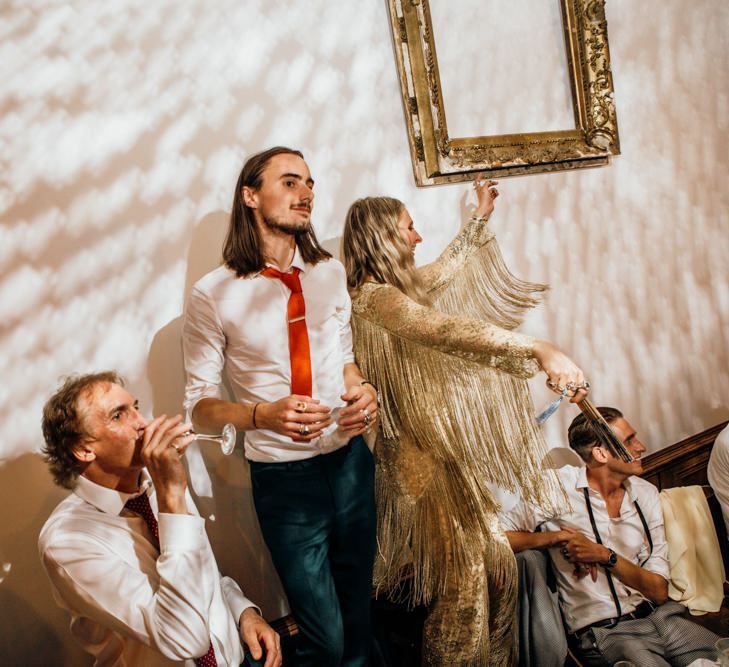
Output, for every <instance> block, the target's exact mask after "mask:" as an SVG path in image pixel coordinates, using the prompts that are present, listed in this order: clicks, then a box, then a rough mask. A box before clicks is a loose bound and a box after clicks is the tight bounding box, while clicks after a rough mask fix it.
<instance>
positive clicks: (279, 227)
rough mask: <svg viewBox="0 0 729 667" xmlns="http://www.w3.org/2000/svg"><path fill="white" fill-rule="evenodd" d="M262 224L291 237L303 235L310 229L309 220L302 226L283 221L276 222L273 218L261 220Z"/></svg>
mask: <svg viewBox="0 0 729 667" xmlns="http://www.w3.org/2000/svg"><path fill="white" fill-rule="evenodd" d="M263 224H264V225H266V227H268V228H269V229H272V230H274V231H277V232H284V234H291V235H296V234H305V233H306V232H308V231H309V230H310V229H311V220H307V221H306V222H305V223H303V224H296V223H293V222H287V221H285V220H277V219H275V218H263Z"/></svg>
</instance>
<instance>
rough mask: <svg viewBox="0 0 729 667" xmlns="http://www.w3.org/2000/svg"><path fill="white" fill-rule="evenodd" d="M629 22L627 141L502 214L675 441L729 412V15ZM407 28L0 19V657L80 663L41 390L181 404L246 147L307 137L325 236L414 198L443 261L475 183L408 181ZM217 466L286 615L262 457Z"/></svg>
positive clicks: (589, 365) (651, 11)
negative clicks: (351, 219) (422, 185)
mask: <svg viewBox="0 0 729 667" xmlns="http://www.w3.org/2000/svg"><path fill="white" fill-rule="evenodd" d="M608 19H609V27H610V38H611V44H610V46H611V52H612V59H613V73H614V77H615V86H616V99H617V106H618V117H619V123H620V137H621V142H622V148H623V154H622V155H621V156H620V157H619V158H617V159H616V160H614V162H613V164H612V165H611V166H609V167H607V168H601V169H597V170H587V171H579V172H572V173H563V174H551V175H537V176H530V177H521V178H514V179H506V180H503V181H502V184H501V190H502V194H503V196H502V197H501V198H500V199H499V201H498V206H499V210H498V213H497V216H496V218H494V221H493V225H494V227H495V228H496V230H497V232H498V233H499V236H500V238H501V242H502V247H503V249H504V253H505V255H506V256H507V258H508V260H509V261H510V263H511V266H512V268H513V269H514V271H515V272H516V273H517V274H521V275H522V276H525V277H528V278H531V279H538V280H545V281H548V282H550V283H551V285H552V287H553V290H552V292H551V294H550V296H549V299H548V302H547V304H546V306H545V307H543V308H542V309H540V310H539V311H537V312H536V313H534V315H533V316H532V317H530V320H529V321H528V323H527V324H526V329H527V330H528V331H529V332H531V333H534V334H536V335H539V336H543V337H547V338H550V339H553V340H555V341H557V342H558V343H559V344H560V345H561V346H563V347H564V348H565V349H566V350H569V351H570V352H571V353H572V354H573V355H574V357H575V358H576V359H577V360H579V361H580V362H581V363H582V364H583V366H584V368H585V369H586V371H587V373H588V376H589V378H590V379H591V381H592V383H593V387H594V399H595V401H596V402H598V403H608V404H614V405H617V406H621V407H623V408H624V410H625V411H626V412H627V414H628V415H629V418H630V419H631V421H633V422H634V423H635V425H636V426H638V427H639V428H640V430H641V431H642V432H643V433H644V434H645V436H646V439H647V440H648V441H649V443H650V444H651V445H652V447H653V448H654V449H658V448H660V447H663V446H665V445H668V444H670V443H672V442H675V441H677V440H678V439H680V438H682V437H685V436H687V435H690V434H692V433H695V432H697V431H700V430H702V429H704V428H706V427H708V426H711V425H713V424H715V423H717V422H719V421H721V420H722V419H725V418H727V416H729V398H728V397H729V370H728V369H729V349H728V344H727V341H726V336H725V331H726V330H727V327H728V326H729V288H728V287H727V276H728V275H729V268H728V265H729V233H728V232H729V192H728V189H727V187H726V183H727V171H728V170H727V166H728V162H729V130H728V127H727V126H728V124H729V120H727V119H728V118H729V43H728V42H727V34H729V5H727V4H726V3H725V2H723V0H695V1H694V2H692V3H685V2H682V1H680V0H670V1H666V0H641V2H640V3H637V2H634V1H629V0H608ZM388 21H389V19H388V17H387V13H386V7H385V3H384V0H368V2H354V1H353V0H345V1H342V2H332V1H327V0H309V1H308V2H303V1H301V2H290V1H289V2H282V1H280V0H266V1H263V0H260V1H258V2H256V1H251V0H249V1H246V2H241V1H240V0H218V1H217V2H208V3H202V2H193V1H191V0H190V1H174V2H173V1H172V0H166V1H163V0H158V1H157V2H153V3H152V2H148V1H146V0H145V1H142V0H115V2H113V3H111V2H104V3H102V2H93V1H91V0H85V1H84V0H78V1H76V2H73V3H69V4H66V3H60V2H53V1H51V0H46V1H42V0H37V1H33V2H31V1H29V0H6V2H4V3H3V5H2V8H0V68H1V71H0V110H1V112H2V113H1V116H0V216H1V217H2V228H1V231H0V272H1V278H0V323H2V324H1V325H0V326H1V327H2V329H1V330H0V331H1V332H2V334H1V335H2V337H1V338H0V364H1V365H2V366H1V367H2V372H1V375H0V377H2V378H3V382H2V385H1V387H0V417H1V418H2V424H3V437H2V439H1V441H0V459H1V462H0V507H2V508H3V509H2V512H1V513H0V517H2V518H0V628H1V629H0V655H1V656H3V663H4V664H18V665H20V664H23V665H29V664H39V665H51V664H53V665H55V664H65V665H71V664H73V665H76V664H84V660H83V658H81V657H80V655H79V652H78V651H77V649H75V648H74V646H73V645H72V643H71V641H70V639H69V636H68V632H67V629H66V626H67V619H66V617H65V616H64V614H63V613H62V612H60V611H59V610H57V609H56V607H55V605H54V604H53V602H52V600H51V598H50V593H49V588H48V585H47V583H46V581H45V578H44V575H43V574H42V571H41V568H40V566H39V564H38V560H37V556H36V551H35V540H36V538H37V533H38V530H39V529H40V526H41V525H42V523H43V521H44V520H45V518H46V517H47V515H48V514H49V513H50V511H51V509H52V508H53V506H54V505H55V504H56V503H57V502H58V500H59V499H60V498H61V497H62V496H63V493H62V492H61V491H60V490H57V489H55V488H54V487H53V486H52V484H51V482H50V479H49V477H48V475H47V473H46V472H45V469H44V466H43V464H42V463H41V462H40V461H39V460H38V458H37V456H36V454H35V453H36V452H37V451H38V449H39V447H40V431H39V415H40V408H41V405H42V403H43V401H44V400H45V398H46V397H47V396H48V394H49V393H50V392H51V391H52V390H53V389H54V388H55V386H56V383H57V380H58V378H59V376H61V375H63V374H66V373H69V372H73V371H90V370H96V369H101V368H108V367H115V368H117V369H119V370H120V371H121V372H122V373H124V374H125V375H126V376H127V377H128V379H129V383H130V386H131V389H132V391H133V392H135V393H136V394H137V395H138V397H139V398H140V401H141V403H142V405H143V406H145V407H146V408H147V410H148V411H149V412H150V413H152V412H154V413H155V414H159V413H161V412H175V411H178V410H179V409H180V403H181V397H182V392H183V376H182V367H181V360H180V345H179V332H180V316H181V312H182V305H183V303H184V299H185V296H186V294H187V292H188V291H189V288H190V285H191V284H192V282H193V281H194V280H196V279H197V278H198V277H200V276H201V275H202V274H203V273H205V272H206V271H207V270H209V269H211V268H213V267H214V266H215V264H216V262H217V258H218V256H219V249H220V243H221V239H222V236H223V234H224V231H225V226H226V211H227V210H228V209H229V202H230V199H231V196H232V192H231V189H232V186H233V184H234V182H235V178H236V176H237V173H238V170H239V168H240V166H241V164H242V161H243V159H244V157H245V156H246V155H248V154H250V153H251V152H253V151H256V150H259V149H261V148H264V147H267V146H269V145H272V144H278V143H283V144H289V145H292V146H294V147H300V148H302V149H303V150H304V152H305V154H306V157H307V160H308V162H309V165H310V167H311V169H312V172H313V175H314V177H315V179H316V181H317V202H316V209H315V213H314V220H315V225H316V228H317V231H318V233H319V235H320V238H321V239H322V240H324V241H325V242H326V244H327V246H328V247H330V248H334V249H336V248H337V246H338V238H339V236H340V230H341V225H342V219H343V216H344V212H345V211H346V208H347V206H348V204H349V203H350V202H351V201H352V200H353V199H354V198H356V197H358V196H362V195H367V194H376V193H382V194H385V193H386V194H391V195H394V196H397V197H400V198H402V199H403V200H405V201H406V202H407V203H408V205H409V207H410V209H411V212H412V214H413V216H414V217H415V220H416V223H417V224H418V226H419V228H420V230H421V232H422V233H423V236H424V237H425V238H426V241H425V243H424V244H423V246H422V247H421V252H420V258H421V260H422V261H427V260H429V259H432V258H434V257H435V256H436V255H437V253H438V252H439V251H440V250H441V249H442V248H443V246H444V245H445V243H446V242H447V241H448V240H449V238H450V237H451V236H452V235H453V234H454V233H455V231H456V230H457V228H458V224H459V219H460V217H461V214H462V211H463V210H464V207H465V205H466V203H467V202H466V199H465V194H464V193H465V192H466V187H465V186H463V185H460V186H459V185H453V186H440V187H433V188H426V189H422V190H418V189H416V188H415V186H414V185H413V178H412V174H411V167H410V163H409V153H408V147H407V141H406V134H405V126H404V120H403V113H402V109H401V102H400V93H399V86H398V83H397V79H396V73H395V64H394V58H393V53H392V46H391V40H390V36H389V27H388V26H389V23H388ZM478 29H479V30H482V31H483V32H484V35H485V36H487V35H488V30H489V29H490V28H489V26H478ZM484 46H485V47H486V46H487V40H484ZM519 76H520V73H519V68H518V66H517V65H515V66H514V69H513V78H515V79H518V77H519ZM547 399H548V395H547V394H546V392H545V391H544V390H542V388H541V387H539V386H537V383H535V401H536V403H537V404H538V405H541V404H542V403H543V402H546V400H547ZM572 414H573V411H571V410H570V409H563V410H562V411H561V412H560V413H559V414H558V416H557V417H555V418H553V421H552V422H550V424H549V426H548V430H547V433H548V437H549V438H550V441H551V442H553V443H554V444H559V441H560V434H561V432H562V431H563V429H564V427H565V425H566V424H567V421H568V419H569V418H570V417H571V416H572ZM206 465H207V468H208V471H209V473H210V479H211V480H212V489H213V498H212V499H205V498H203V499H202V501H201V508H202V509H203V511H204V512H205V513H206V514H207V515H210V516H213V517H214V518H215V521H212V522H211V523H210V533H211V535H212V538H213V541H214V544H215V547H216V551H217V553H218V556H219V561H220V565H221V568H222V569H223V570H225V571H227V572H230V573H232V574H233V575H234V576H237V578H239V579H240V580H241V581H242V582H243V583H244V585H245V588H246V590H247V591H248V592H249V594H250V595H251V596H252V597H255V598H257V599H258V600H260V601H261V604H262V605H263V607H264V610H265V611H266V613H267V614H268V615H270V616H276V615H279V614H280V612H281V611H282V610H283V609H284V607H283V603H282V601H281V598H280V593H279V589H278V584H277V582H276V581H275V577H274V576H273V575H272V573H271V569H270V565H269V564H268V561H267V557H266V555H265V552H264V551H263V550H262V549H261V546H260V538H259V537H258V535H257V532H256V530H255V523H252V514H251V506H250V499H249V490H248V488H249V482H248V478H247V471H246V468H245V465H244V463H243V461H242V459H241V458H240V456H237V455H236V456H234V457H232V458H231V459H223V458H222V457H221V456H218V455H215V454H209V455H207V457H206ZM251 526H253V528H251Z"/></svg>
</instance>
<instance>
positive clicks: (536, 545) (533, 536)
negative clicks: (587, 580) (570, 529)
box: [505, 530, 565, 554]
mask: <svg viewBox="0 0 729 667" xmlns="http://www.w3.org/2000/svg"><path fill="white" fill-rule="evenodd" d="M505 532H506V539H508V540H509V544H510V545H511V549H512V551H513V552H514V553H515V554H518V553H519V552H520V551H526V550H527V549H548V548H549V547H553V546H556V545H558V544H563V543H564V541H565V537H564V534H563V532H562V531H559V530H558V531H554V530H547V531H542V532H536V533H529V532H526V531H516V530H507V531H505Z"/></svg>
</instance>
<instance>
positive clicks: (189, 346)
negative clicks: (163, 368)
mask: <svg viewBox="0 0 729 667" xmlns="http://www.w3.org/2000/svg"><path fill="white" fill-rule="evenodd" d="M182 349H183V353H184V358H185V372H186V375H187V385H186V387H185V411H186V413H187V415H188V418H189V417H190V416H191V415H192V411H193V409H194V408H195V405H196V403H197V402H198V401H199V400H200V399H202V398H220V396H221V393H220V385H221V382H222V374H223V366H224V365H225V333H224V332H223V326H222V324H221V322H220V318H219V317H218V314H217V312H216V309H215V307H214V305H213V303H212V302H211V301H210V299H209V298H208V297H207V296H206V295H205V294H203V293H202V292H201V291H200V290H198V289H197V288H196V287H193V289H192V292H191V293H190V298H189V299H188V302H187V308H186V310H185V322H184V325H183V328H182Z"/></svg>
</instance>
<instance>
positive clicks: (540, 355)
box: [534, 340, 590, 403]
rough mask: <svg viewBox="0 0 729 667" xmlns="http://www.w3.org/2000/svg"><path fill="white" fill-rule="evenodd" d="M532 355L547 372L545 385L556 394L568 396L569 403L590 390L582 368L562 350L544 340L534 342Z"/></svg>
mask: <svg viewBox="0 0 729 667" xmlns="http://www.w3.org/2000/svg"><path fill="white" fill-rule="evenodd" d="M534 356H535V357H536V359H537V361H538V362H539V365H540V366H541V367H542V370H543V371H544V372H545V373H546V374H547V386H548V387H549V388H550V389H551V390H552V391H553V392H555V393H556V394H562V393H564V394H565V395H566V396H569V398H570V402H571V403H579V402H580V401H581V400H583V399H584V398H585V397H586V396H587V393H588V392H589V391H590V383H589V382H587V381H586V380H585V375H584V373H583V372H582V369H581V368H580V367H579V366H577V364H575V362H574V361H572V359H570V358H569V357H568V356H567V355H566V354H565V353H564V352H562V350H560V349H559V348H558V347H557V346H556V345H553V344H552V343H550V342H549V341H546V340H538V341H537V342H536V343H535V344H534Z"/></svg>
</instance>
